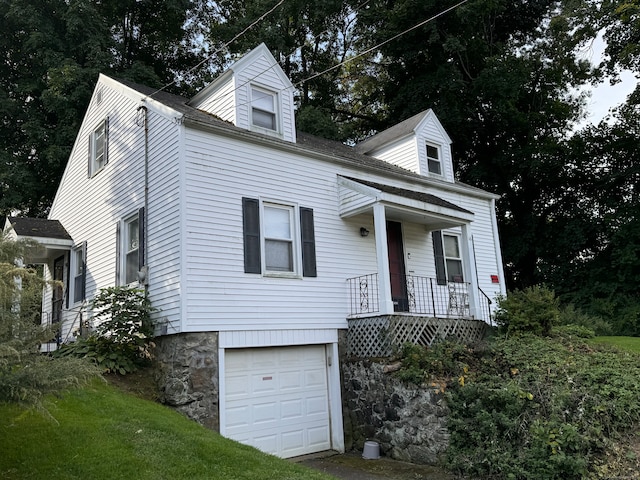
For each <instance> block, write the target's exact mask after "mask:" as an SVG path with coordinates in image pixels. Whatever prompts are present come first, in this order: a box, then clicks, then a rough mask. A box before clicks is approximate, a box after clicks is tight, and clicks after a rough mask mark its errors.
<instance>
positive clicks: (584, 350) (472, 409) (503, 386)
mask: <svg viewBox="0 0 640 480" xmlns="http://www.w3.org/2000/svg"><path fill="white" fill-rule="evenodd" d="M475 353H476V354H475V358H469V362H470V364H471V368H472V372H471V374H470V380H469V381H467V382H466V383H465V384H464V385H462V384H456V383H453V385H452V386H451V388H449V389H448V390H447V395H448V406H449V409H450V412H451V413H450V418H449V432H450V435H451V437H450V445H449V449H448V451H447V462H448V464H449V466H450V468H452V469H453V470H454V471H455V472H457V473H459V474H463V475H465V476H467V477H469V478H494V479H531V480H554V479H558V480H560V479H562V480H571V479H576V480H577V479H582V478H589V476H590V475H591V477H590V478H594V476H595V475H596V470H597V468H598V466H597V465H598V463H599V462H601V461H602V460H601V459H605V458H608V457H607V455H609V454H610V452H611V448H610V447H611V445H612V443H613V442H614V441H615V439H616V438H618V437H619V436H621V435H622V434H624V433H626V432H634V431H635V425H636V424H637V422H638V421H640V383H639V382H638V378H640V355H637V354H628V353H621V352H616V351H611V350H608V349H606V348H605V347H603V348H600V347H598V346H594V345H591V344H587V343H585V342H584V341H583V340H582V339H580V338H578V337H575V336H556V337H547V338H542V337H538V336H534V335H516V336H511V337H507V338H505V337H495V338H494V339H492V340H491V344H490V345H489V347H488V349H487V350H485V351H483V352H475ZM610 473H611V472H610Z"/></svg>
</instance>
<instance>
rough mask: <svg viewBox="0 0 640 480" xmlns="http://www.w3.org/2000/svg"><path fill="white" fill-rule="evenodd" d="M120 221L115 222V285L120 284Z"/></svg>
mask: <svg viewBox="0 0 640 480" xmlns="http://www.w3.org/2000/svg"><path fill="white" fill-rule="evenodd" d="M120 243H121V242H120V222H118V223H116V285H120V263H121V261H120V260H121V259H120Z"/></svg>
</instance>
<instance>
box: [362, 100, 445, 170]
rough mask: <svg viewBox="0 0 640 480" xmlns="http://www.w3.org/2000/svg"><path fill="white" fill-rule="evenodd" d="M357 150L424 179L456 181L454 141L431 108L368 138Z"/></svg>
mask: <svg viewBox="0 0 640 480" xmlns="http://www.w3.org/2000/svg"><path fill="white" fill-rule="evenodd" d="M356 150H357V151H358V152H359V153H362V154H365V155H370V156H372V157H375V158H378V159H380V160H384V161H386V162H389V163H393V164H394V165H398V166H399V167H402V168H406V169H407V170H411V171H413V172H416V173H418V174H420V175H424V176H425V177H430V178H437V179H439V180H445V181H448V182H453V181H454V172H453V160H452V156H451V138H449V135H447V132H446V131H445V130H444V128H443V127H442V124H441V123H440V121H439V120H438V117H436V114H435V113H433V110H431V109H429V110H425V111H424V112H421V113H419V114H417V115H414V116H413V117H411V118H408V119H407V120H405V121H404V122H401V123H399V124H397V125H395V126H393V127H391V128H388V129H387V130H384V131H382V132H380V133H378V134H376V135H374V136H373V137H370V138H368V139H367V140H365V141H364V142H361V143H359V144H358V145H357V146H356Z"/></svg>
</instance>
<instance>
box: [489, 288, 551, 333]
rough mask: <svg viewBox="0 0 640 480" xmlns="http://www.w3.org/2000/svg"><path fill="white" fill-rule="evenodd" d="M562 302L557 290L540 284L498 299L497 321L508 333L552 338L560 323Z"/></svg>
mask: <svg viewBox="0 0 640 480" xmlns="http://www.w3.org/2000/svg"><path fill="white" fill-rule="evenodd" d="M559 316H560V301H559V299H558V298H557V297H556V296H555V293H554V292H553V290H550V289H548V288H547V287H544V286H540V285H536V286H533V287H528V288H525V289H524V290H515V291H513V292H511V293H509V294H508V295H507V296H506V297H501V298H499V299H498V308H497V310H496V314H495V319H496V323H497V324H498V326H499V327H501V329H503V330H504V331H505V332H506V333H507V334H512V333H515V334H522V333H532V334H534V335H545V336H546V335H549V333H550V332H551V327H552V326H553V325H555V324H556V323H557V322H558V318H559Z"/></svg>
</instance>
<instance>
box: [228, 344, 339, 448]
mask: <svg viewBox="0 0 640 480" xmlns="http://www.w3.org/2000/svg"><path fill="white" fill-rule="evenodd" d="M325 358H326V357H325V347H324V345H311V346H301V347H281V348H280V347H279V348H249V349H239V350H235V349H228V350H226V353H225V415H226V418H225V436H227V437H228V438H232V439H234V440H237V441H239V442H242V443H245V444H248V445H252V446H254V447H256V448H258V449H260V450H262V451H264V452H267V453H272V454H274V455H278V456H279V457H283V458H288V457H295V456H298V455H305V454H308V453H313V452H319V451H322V450H328V449H329V448H330V445H331V442H330V429H329V399H328V390H327V367H326V360H325Z"/></svg>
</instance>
